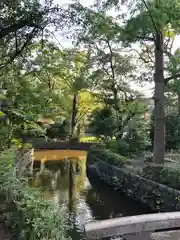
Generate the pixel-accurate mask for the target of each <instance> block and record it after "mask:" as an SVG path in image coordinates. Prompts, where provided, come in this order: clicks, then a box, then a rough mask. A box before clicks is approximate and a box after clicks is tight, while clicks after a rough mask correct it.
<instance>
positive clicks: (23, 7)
mask: <svg viewBox="0 0 180 240" xmlns="http://www.w3.org/2000/svg"><path fill="white" fill-rule="evenodd" d="M61 14H62V12H60V8H59V7H58V6H55V5H53V3H52V1H51V0H46V1H45V5H41V4H40V3H39V1H38V0H30V1H26V0H15V1H13V2H12V1H10V0H7V1H1V3H0V15H1V18H0V40H1V43H0V49H1V51H0V52H1V63H0V70H2V69H3V68H5V67H6V66H7V65H8V64H10V63H12V62H13V61H14V60H15V59H16V58H17V57H20V56H21V55H22V54H23V52H24V50H25V49H27V47H28V46H29V45H30V44H31V42H32V40H33V39H34V38H35V37H39V36H40V34H41V35H42V33H43V32H44V31H47V26H50V25H51V26H52V25H57V23H58V21H59V20H60V18H61V16H62V15H61Z"/></svg>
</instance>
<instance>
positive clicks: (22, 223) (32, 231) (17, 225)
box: [0, 150, 67, 240]
mask: <svg viewBox="0 0 180 240" xmlns="http://www.w3.org/2000/svg"><path fill="white" fill-rule="evenodd" d="M14 153H15V152H14V151H13V150H11V151H5V152H3V154H1V155H0V163H1V168H0V190H1V194H3V195H5V196H6V203H7V204H8V211H7V213H6V216H7V223H8V224H9V225H10V227H11V228H12V230H13V232H14V233H15V235H16V237H17V238H18V239H22V240H26V239H28V240H40V239H41V240H58V239H59V240H65V239H67V238H66V226H67V225H66V222H65V220H64V219H65V217H64V213H62V211H61V210H60V209H58V211H57V209H55V206H54V205H53V202H52V201H46V200H43V198H42V196H41V194H40V192H38V191H37V190H35V189H33V188H30V187H29V186H28V180H27V179H17V178H16V177H15V174H14V171H13V168H12V166H13V162H12V160H13V158H14V157H15V154H14Z"/></svg>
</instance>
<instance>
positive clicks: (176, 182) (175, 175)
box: [143, 166, 180, 190]
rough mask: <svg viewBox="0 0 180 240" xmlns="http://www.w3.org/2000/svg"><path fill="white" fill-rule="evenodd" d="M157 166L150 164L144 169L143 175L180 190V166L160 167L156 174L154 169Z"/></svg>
mask: <svg viewBox="0 0 180 240" xmlns="http://www.w3.org/2000/svg"><path fill="white" fill-rule="evenodd" d="M156 169H157V168H155V167H152V166H148V167H146V168H144V170H143V177H145V178H148V179H150V180H152V181H156V182H159V183H161V184H164V185H166V186H168V187H171V188H174V189H178V190H180V168H179V167H177V168H172V167H163V168H159V169H157V170H158V174H156V176H154V171H155V170H156Z"/></svg>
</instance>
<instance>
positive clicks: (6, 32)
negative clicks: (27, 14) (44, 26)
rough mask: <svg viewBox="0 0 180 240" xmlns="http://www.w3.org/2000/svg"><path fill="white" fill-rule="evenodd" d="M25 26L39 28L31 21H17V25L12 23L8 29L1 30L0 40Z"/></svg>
mask: <svg viewBox="0 0 180 240" xmlns="http://www.w3.org/2000/svg"><path fill="white" fill-rule="evenodd" d="M26 26H29V27H36V28H39V25H38V24H37V23H35V22H33V21H32V20H29V19H24V20H19V21H18V22H17V23H14V24H13V25H11V26H9V27H5V28H1V30H0V39H1V38H3V37H5V36H7V35H9V34H10V33H12V32H17V31H18V30H19V29H21V28H23V27H26Z"/></svg>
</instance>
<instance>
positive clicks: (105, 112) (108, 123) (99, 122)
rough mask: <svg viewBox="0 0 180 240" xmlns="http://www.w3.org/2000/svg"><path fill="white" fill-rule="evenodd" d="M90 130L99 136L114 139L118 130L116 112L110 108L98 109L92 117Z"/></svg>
mask: <svg viewBox="0 0 180 240" xmlns="http://www.w3.org/2000/svg"><path fill="white" fill-rule="evenodd" d="M90 119H91V120H90V124H89V131H90V132H91V133H92V134H94V135H95V136H96V137H98V138H100V137H101V138H103V139H105V140H108V139H112V138H113V137H114V135H115V131H116V120H115V119H116V118H115V114H114V113H113V111H112V110H111V109H110V108H107V107H105V108H102V109H96V110H95V111H94V112H93V113H92V115H91V117H90Z"/></svg>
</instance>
